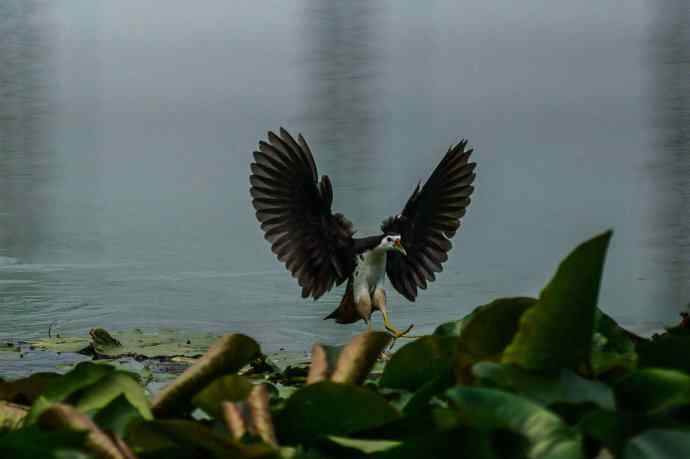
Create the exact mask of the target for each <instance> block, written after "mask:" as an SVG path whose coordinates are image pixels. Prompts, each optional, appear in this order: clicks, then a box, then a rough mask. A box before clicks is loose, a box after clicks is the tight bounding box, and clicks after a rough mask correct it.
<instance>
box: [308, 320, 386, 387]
mask: <svg viewBox="0 0 690 459" xmlns="http://www.w3.org/2000/svg"><path fill="white" fill-rule="evenodd" d="M390 340H391V336H390V335H389V334H388V333H384V332H365V333H362V334H360V335H358V336H355V337H354V338H353V339H352V340H351V341H350V342H349V343H348V344H346V345H345V346H344V347H343V348H342V349H340V352H339V353H338V352H337V351H336V349H337V348H332V347H329V346H324V345H322V344H315V345H314V347H313V348H312V360H311V366H310V368H309V376H308V377H307V384H313V383H316V382H319V381H323V380H326V379H330V380H331V381H334V382H340V383H348V384H362V383H363V382H364V380H365V379H366V378H367V376H368V375H369V372H370V371H371V369H372V368H373V367H374V365H375V364H376V361H377V360H378V358H379V356H380V355H381V352H383V350H384V349H385V348H386V346H387V345H388V343H390Z"/></svg>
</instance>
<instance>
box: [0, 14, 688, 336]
mask: <svg viewBox="0 0 690 459" xmlns="http://www.w3.org/2000/svg"><path fill="white" fill-rule="evenodd" d="M689 24H690V7H689V6H688V4H687V2H686V1H684V0H666V1H661V2H652V1H648V0H630V1H628V2H626V4H625V6H624V7H623V6H621V5H620V4H619V3H618V2H611V1H609V2H601V1H594V0H586V1H582V2H551V3H546V4H544V2H541V1H534V0H529V1H525V2H522V3H521V5H520V7H519V8H518V7H516V6H515V4H514V2H510V1H507V0H504V1H494V2H484V1H480V0H470V1H465V2H454V1H450V0H448V1H436V2H422V3H420V2H400V1H393V0H388V1H378V2H367V1H349V2H335V1H327V2H324V1H317V0H302V1H294V2H284V1H283V2H281V1H262V2H241V1H237V2H227V1H220V0H217V1H206V2H203V3H202V4H195V5H192V4H190V3H189V2H184V1H165V2H162V1H159V2H153V1H151V2H141V1H139V0H136V1H135V0H119V1H117V2H102V1H101V2H99V1H92V0H89V1H87V0H79V1H76V0H71V1H67V0H56V1H47V0H4V1H3V2H2V3H0V340H1V339H8V340H9V339H12V340H17V339H29V338H34V337H38V336H46V335H47V331H48V327H49V326H50V325H51V324H54V327H55V329H57V330H58V331H59V332H60V333H62V334H63V335H69V334H85V333H86V331H87V330H88V329H90V328H93V327H97V326H101V327H105V328H107V329H110V330H117V329H127V328H133V327H138V328H142V329H145V330H155V329H158V328H161V327H172V328H179V329H193V330H204V331H206V330H208V331H214V332H218V333H220V332H233V331H240V332H243V333H246V334H249V335H251V336H254V337H255V338H257V340H258V341H259V342H260V343H261V344H262V346H263V348H264V349H267V350H275V349H277V348H278V347H284V348H288V349H292V350H303V349H307V348H308V347H309V346H310V345H311V344H312V343H313V342H314V341H322V342H326V343H339V342H342V341H344V340H345V339H347V337H349V336H351V335H353V334H356V333H359V332H361V331H362V330H363V329H364V327H365V326H364V324H362V323H360V324H356V325H353V326H341V325H337V324H335V323H334V322H332V321H323V320H322V318H323V317H324V316H325V315H326V314H327V313H329V312H330V311H331V310H332V309H333V308H334V307H335V305H336V303H337V302H338V300H339V298H340V295H341V293H342V288H340V289H337V290H335V291H334V292H332V293H331V294H329V295H327V296H326V297H324V298H323V299H322V300H320V301H319V302H316V303H314V302H312V301H307V300H302V299H301V298H300V296H299V288H298V286H297V283H296V282H295V281H294V279H292V278H291V277H290V275H289V274H288V273H287V271H286V270H285V269H284V267H283V266H282V265H281V264H280V263H279V262H278V261H277V260H276V259H275V258H274V256H273V255H272V253H271V251H270V249H269V244H268V243H267V242H266V241H264V240H263V238H262V234H261V232H260V230H259V226H258V223H257V221H256V219H255V217H254V214H253V209H252V208H251V203H250V197H249V193H248V186H249V184H248V174H249V163H250V162H251V153H252V151H253V150H254V149H255V148H256V145H257V142H258V140H260V139H262V138H264V137H265V135H266V131H267V130H269V129H277V128H278V127H280V126H285V127H286V128H287V129H288V130H290V131H291V132H293V133H294V134H296V133H297V132H302V133H303V134H304V135H305V137H306V138H307V140H308V141H309V143H310V145H311V149H312V151H313V152H314V154H315V157H316V163H317V166H318V168H319V173H320V174H328V175H329V176H330V177H331V179H332V181H333V184H334V196H335V199H334V209H335V210H336V211H339V212H342V213H344V214H345V215H346V216H347V217H348V218H349V219H351V220H352V221H353V222H354V224H355V227H356V228H357V229H358V230H359V231H358V235H360V236H364V235H369V234H373V233H375V232H377V231H378V226H379V224H380V222H381V220H382V219H383V218H384V217H386V216H388V215H391V214H394V213H397V212H398V211H399V210H400V208H401V207H402V205H403V204H404V202H405V201H406V200H407V198H408V196H409V195H410V193H411V191H412V190H413V188H414V186H415V185H416V184H417V182H418V181H419V180H423V179H425V178H426V177H427V176H428V174H429V173H430V172H431V170H432V169H433V167H434V166H435V165H436V163H437V161H438V160H439V159H440V158H441V157H442V155H443V153H445V150H446V149H447V148H448V145H450V144H451V143H454V142H457V141H458V140H460V139H461V138H467V139H469V141H470V143H471V145H472V146H474V147H475V148H476V153H475V159H476V161H477V163H478V169H477V174H478V176H477V182H476V191H475V194H474V196H473V202H472V205H471V206H470V208H469V211H468V213H467V215H466V217H465V218H464V220H463V227H462V230H461V231H460V232H459V233H458V234H457V236H456V237H455V239H454V241H453V242H454V249H453V251H452V252H451V254H450V259H449V260H448V262H447V263H446V265H445V268H446V269H445V271H444V272H443V273H442V274H441V275H439V276H438V278H437V281H436V282H434V283H433V284H431V285H430V287H429V289H428V290H427V291H423V292H422V293H421V295H420V297H419V298H418V300H417V302H416V303H414V304H412V303H408V302H407V301H405V300H404V299H403V298H402V297H400V296H398V295H392V296H391V297H390V300H389V301H390V303H391V306H390V308H391V309H392V320H393V322H394V323H395V324H396V325H397V326H398V327H400V328H404V327H406V326H407V325H408V324H409V323H414V324H416V327H417V328H416V331H417V332H420V333H421V332H430V331H431V330H433V328H434V327H435V326H436V325H437V324H439V323H441V322H444V321H448V320H453V319H457V318H460V317H462V316H463V315H464V314H466V313H468V312H469V311H470V310H471V309H472V308H474V307H475V306H477V305H480V304H483V303H486V302H488V301H490V300H492V299H494V298H497V297H502V296H516V295H537V294H538V292H539V290H540V288H541V287H542V286H543V285H544V284H545V283H546V282H547V281H548V279H549V278H550V276H551V274H552V273H553V272H554V270H555V268H556V266H557V264H558V262H559V261H560V260H561V259H562V258H563V257H564V256H565V255H566V254H567V253H568V252H569V251H570V250H571V249H572V248H573V247H574V246H575V245H576V244H578V243H579V242H581V241H583V240H585V239H587V238H589V237H591V236H593V235H595V234H597V233H599V232H601V231H604V230H606V229H608V228H613V229H614V236H613V240H612V244H611V248H610V251H609V254H608V258H607V261H606V267H605V274H604V279H603V284H602V291H601V296H600V307H601V308H602V309H603V310H604V311H605V312H607V313H608V314H610V315H612V316H613V317H614V318H616V319H617V320H619V321H620V322H621V323H622V324H623V325H626V326H628V327H631V328H632V329H635V330H645V329H653V328H656V327H659V326H660V325H661V324H664V323H668V322H672V321H675V320H676V319H677V317H678V313H679V311H681V310H683V309H684V308H685V307H686V305H687V303H688V301H689V300H690V281H689V280H690V277H689V276H690V268H689V266H688V263H689V262H690V258H689V256H690V248H689V247H690V243H689V239H688V238H689V236H688V235H689V234H690V232H689V230H690V220H689V218H688V217H689V216H690V203H689V194H690V187H689V183H688V182H689V181H690V179H688V177H690V78H688V75H690V25H689ZM389 289H390V287H389ZM389 293H392V289H390V290H389ZM375 324H377V325H378V326H381V322H380V318H377V319H375Z"/></svg>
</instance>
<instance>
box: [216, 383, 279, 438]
mask: <svg viewBox="0 0 690 459" xmlns="http://www.w3.org/2000/svg"><path fill="white" fill-rule="evenodd" d="M222 410H223V418H224V420H225V424H226V426H227V428H228V430H229V431H230V433H231V434H232V436H233V438H235V439H240V438H242V436H244V435H245V434H246V433H249V434H251V435H255V436H258V437H260V438H261V439H262V440H263V441H264V442H265V443H266V444H269V445H271V446H273V447H274V448H278V438H277V437H276V432H275V428H274V426H273V419H272V418H271V412H270V409H269V400H268V390H267V389H266V385H264V384H259V385H257V386H255V387H254V388H253V389H252V392H251V393H250V394H249V397H247V400H246V401H243V402H223V404H222Z"/></svg>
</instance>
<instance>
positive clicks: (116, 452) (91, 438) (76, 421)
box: [38, 403, 135, 459]
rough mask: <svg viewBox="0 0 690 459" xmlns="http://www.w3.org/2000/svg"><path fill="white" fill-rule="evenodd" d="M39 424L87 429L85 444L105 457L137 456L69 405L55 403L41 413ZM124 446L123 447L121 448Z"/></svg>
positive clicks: (129, 457) (50, 427)
mask: <svg viewBox="0 0 690 459" xmlns="http://www.w3.org/2000/svg"><path fill="white" fill-rule="evenodd" d="M38 425H39V426H40V427H42V428H44V429H47V430H65V429H67V430H76V431H87V432H88V435H87V436H86V443H85V446H86V448H87V449H89V450H90V451H91V452H93V453H94V454H95V455H97V456H98V457H101V458H104V459H133V458H134V457H135V456H134V454H133V453H132V452H131V451H130V450H129V448H128V447H127V446H126V445H125V444H124V443H122V442H118V443H119V445H118V444H117V443H114V442H113V440H112V439H111V438H110V437H109V436H108V435H106V434H105V433H104V432H103V431H102V430H101V429H99V428H98V427H97V426H96V424H94V423H93V421H91V419H89V417H88V416H86V415H85V414H82V413H80V412H79V411H77V410H76V409H74V408H72V407H71V406H69V405H64V404H61V403H58V404H55V405H53V406H51V407H50V408H48V409H46V410H45V411H43V413H41V415H40V416H39V418H38ZM121 448H123V449H121Z"/></svg>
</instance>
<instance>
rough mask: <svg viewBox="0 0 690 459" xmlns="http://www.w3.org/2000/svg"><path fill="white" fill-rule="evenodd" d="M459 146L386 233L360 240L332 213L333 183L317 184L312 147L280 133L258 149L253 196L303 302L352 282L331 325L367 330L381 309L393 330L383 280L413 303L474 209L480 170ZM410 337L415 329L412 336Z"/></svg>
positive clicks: (253, 166) (253, 167) (439, 267)
mask: <svg viewBox="0 0 690 459" xmlns="http://www.w3.org/2000/svg"><path fill="white" fill-rule="evenodd" d="M466 145H467V142H465V141H461V142H459V143H458V144H457V145H455V146H451V148H450V149H449V150H448V152H447V153H446V155H445V157H444V158H443V159H442V160H441V162H440V163H439V165H438V166H437V167H436V169H435V170H434V172H433V173H432V174H431V177H430V178H429V180H428V181H427V182H426V183H425V184H424V186H423V187H422V188H420V186H419V185H418V186H417V188H416V189H415V190H414V192H413V193H412V196H411V197H410V198H409V199H408V201H407V203H406V204H405V206H404V208H403V210H402V211H401V212H400V213H399V214H397V215H395V216H393V217H390V218H388V219H386V220H384V222H383V224H382V225H381V230H382V234H379V235H374V236H369V237H364V238H354V237H353V236H354V231H353V229H352V223H350V221H349V220H347V219H346V218H345V217H344V216H343V215H342V214H338V213H335V214H334V213H332V211H331V204H332V200H333V189H332V186H331V182H330V179H329V178H328V176H323V177H322V178H321V180H320V181H319V180H318V175H317V172H316V164H315V162H314V158H313V156H312V154H311V151H310V149H309V146H308V145H307V143H306V141H305V140H304V138H303V137H302V136H301V135H299V136H298V138H297V140H295V139H293V138H292V136H290V134H289V133H288V132H287V131H285V130H284V129H282V128H281V130H280V137H279V136H277V135H275V134H274V133H272V132H269V133H268V143H267V142H263V141H261V142H259V151H255V152H254V159H255V162H253V163H252V164H251V171H252V174H251V175H250V183H251V188H250V193H251V195H252V198H253V200H252V203H253V205H254V208H255V209H256V216H257V219H258V220H259V222H261V228H262V229H263V230H264V233H265V234H264V236H265V238H266V239H267V240H268V241H269V242H271V248H272V250H273V252H274V253H275V254H276V255H277V256H278V259H279V260H280V261H282V262H284V263H285V265H286V267H287V268H288V270H289V271H290V272H291V273H292V275H293V276H294V277H296V278H297V280H298V282H299V284H300V286H301V287H302V296H303V297H307V296H312V297H313V298H314V299H318V298H319V297H320V296H322V295H323V294H324V293H326V292H327V291H329V290H330V289H331V288H332V287H333V286H334V285H340V284H341V283H343V282H345V281H347V287H346V289H345V293H344V295H343V298H342V299H341V301H340V304H339V305H338V308H336V309H335V311H333V312H332V313H331V314H329V315H328V316H327V317H326V319H329V318H333V319H335V320H336V322H338V323H353V322H356V321H358V320H364V321H365V322H367V323H370V322H369V319H370V317H371V314H372V312H373V311H376V310H380V311H381V312H382V314H383V316H384V323H385V324H386V328H387V329H388V330H389V331H392V332H394V333H395V334H398V335H401V334H402V333H400V332H398V331H397V329H395V328H394V327H392V325H390V323H389V321H388V316H387V311H386V294H385V291H384V290H383V287H382V285H383V281H384V279H385V277H388V279H389V280H390V282H391V285H392V286H393V287H394V288H395V289H396V290H398V292H400V293H401V294H402V295H403V296H404V297H406V298H407V299H408V300H410V301H414V300H415V298H416V296H417V289H418V288H421V289H425V288H426V287H427V283H428V282H431V281H433V280H434V279H435V273H438V272H441V271H442V270H443V267H442V263H443V262H445V261H446V260H447V259H448V256H447V253H448V251H449V250H450V249H451V247H452V244H451V242H450V238H451V237H453V236H454V235H455V233H456V231H457V230H458V227H459V226H460V218H461V217H462V216H463V215H464V214H465V209H466V208H467V206H468V205H469V203H470V199H469V196H470V195H471V194H472V190H473V187H472V185H471V184H472V182H473V180H474V177H475V174H474V172H473V171H474V168H475V164H474V163H470V162H468V159H469V156H470V154H471V152H472V150H465V147H466ZM408 330H409V329H408Z"/></svg>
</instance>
